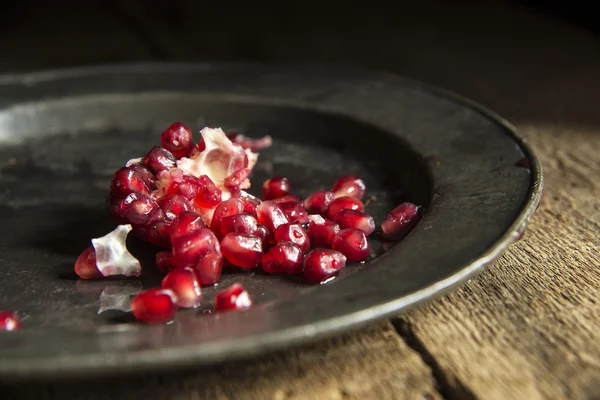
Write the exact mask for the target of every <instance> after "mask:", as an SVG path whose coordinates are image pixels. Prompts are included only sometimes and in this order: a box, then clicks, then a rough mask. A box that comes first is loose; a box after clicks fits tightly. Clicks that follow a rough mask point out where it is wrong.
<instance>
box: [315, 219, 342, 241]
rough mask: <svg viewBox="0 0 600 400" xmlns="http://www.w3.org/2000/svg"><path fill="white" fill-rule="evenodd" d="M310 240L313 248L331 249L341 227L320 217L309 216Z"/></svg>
mask: <svg viewBox="0 0 600 400" xmlns="http://www.w3.org/2000/svg"><path fill="white" fill-rule="evenodd" d="M308 218H309V220H310V222H309V223H308V238H309V239H310V243H311V244H312V246H313V247H331V244H332V243H333V238H334V237H335V235H337V233H338V232H339V231H340V226H339V225H338V224H336V223H335V222H333V221H330V220H328V219H325V218H323V217H321V216H320V215H318V214H317V215H309V216H308Z"/></svg>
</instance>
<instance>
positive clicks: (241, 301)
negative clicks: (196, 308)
mask: <svg viewBox="0 0 600 400" xmlns="http://www.w3.org/2000/svg"><path fill="white" fill-rule="evenodd" d="M251 307H252V299H251V298H250V294H249V293H248V292H247V291H246V289H244V287H243V286H242V285H240V284H239V283H235V284H233V285H231V286H230V287H228V288H227V289H223V290H221V291H220V292H218V293H217V295H216V296H215V311H235V310H238V311H239V310H247V309H249V308H251Z"/></svg>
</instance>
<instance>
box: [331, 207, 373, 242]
mask: <svg viewBox="0 0 600 400" xmlns="http://www.w3.org/2000/svg"><path fill="white" fill-rule="evenodd" d="M335 222H337V223H338V224H339V225H340V228H342V229H346V228H355V229H360V230H361V231H363V232H364V233H365V235H367V236H369V235H370V234H371V233H373V231H374V230H375V221H373V217H371V216H370V215H367V214H365V213H363V212H360V211H356V210H342V211H340V212H339V213H338V215H337V217H336V218H335Z"/></svg>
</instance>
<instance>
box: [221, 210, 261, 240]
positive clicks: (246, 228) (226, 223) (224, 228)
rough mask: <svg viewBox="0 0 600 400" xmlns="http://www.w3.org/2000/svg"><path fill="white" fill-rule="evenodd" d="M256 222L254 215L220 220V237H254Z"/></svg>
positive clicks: (228, 217)
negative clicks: (237, 234) (241, 234)
mask: <svg viewBox="0 0 600 400" xmlns="http://www.w3.org/2000/svg"><path fill="white" fill-rule="evenodd" d="M258 225H259V224H258V220H257V219H256V217H255V216H254V215H250V214H235V215H228V216H226V217H223V218H222V219H221V236H225V235H227V234H228V233H243V234H245V235H255V236H257V235H256V231H257V229H258Z"/></svg>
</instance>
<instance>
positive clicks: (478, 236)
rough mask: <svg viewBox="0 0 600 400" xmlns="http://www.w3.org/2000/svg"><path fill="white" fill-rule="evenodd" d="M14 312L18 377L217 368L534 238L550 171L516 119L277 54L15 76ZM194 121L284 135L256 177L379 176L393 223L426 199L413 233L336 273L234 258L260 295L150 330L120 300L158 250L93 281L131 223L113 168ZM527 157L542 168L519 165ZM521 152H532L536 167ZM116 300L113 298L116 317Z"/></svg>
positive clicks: (320, 181) (1, 147) (332, 327)
mask: <svg viewBox="0 0 600 400" xmlns="http://www.w3.org/2000/svg"><path fill="white" fill-rule="evenodd" d="M0 89H1V90H0V106H1V107H2V109H0V187H1V189H0V207H1V209H0V216H1V218H2V221H3V226H4V229H3V230H2V231H1V232H0V246H2V253H1V254H0V262H1V264H2V268H3V275H2V277H1V278H0V279H1V280H2V284H1V287H0V308H9V309H15V310H18V311H19V312H20V313H21V314H22V315H23V322H24V328H23V330H22V331H19V332H17V333H10V334H2V335H0V377H2V378H5V379H8V378H20V377H31V376H38V377H41V376H46V377H49V376H58V375H60V374H64V373H67V372H68V373H69V376H73V375H88V374H99V373H111V372H115V371H117V370H127V369H129V368H131V367H132V366H135V367H136V370H137V371H140V370H141V369H161V368H167V367H170V366H176V365H192V364H206V363H211V362H218V361H221V360H225V359H230V358H233V357H242V356H248V355H251V354H256V353H260V352H264V351H266V350H268V349H272V348H275V347H282V346H286V345H289V344H291V343H297V342H302V341H307V340H310V339H312V338H314V337H317V336H323V335H329V334H333V333H335V332H338V331H341V330H344V329H348V328H351V327H354V326H358V325H360V324H363V323H366V322H368V321H371V320H374V319H376V318H381V317H384V316H386V315H389V314H390V313H393V312H395V311H398V310H401V309H404V308H406V307H408V306H411V305H414V304H416V303H417V302H419V301H421V300H424V299H426V298H430V297H432V296H434V295H436V294H439V293H441V292H443V291H445V290H447V289H449V288H451V287H452V286H454V285H456V284H458V283H460V282H462V281H464V280H465V279H467V278H468V277H469V276H471V275H472V274H473V273H475V272H476V271H478V270H479V269H481V267H483V266H484V265H485V264H486V263H487V262H489V261H491V260H492V259H493V258H495V257H496V256H497V255H498V254H499V253H500V252H501V251H502V250H504V249H505V248H506V247H507V246H508V245H509V244H510V243H512V242H513V241H514V240H515V239H517V238H518V237H519V233H520V232H521V231H522V229H524V226H525V224H526V222H527V221H528V219H529V217H530V216H531V214H532V212H533V211H534V209H535V206H536V205H537V203H538V202H539V196H540V193H541V170H540V167H539V165H538V163H537V161H536V159H535V157H533V156H532V154H531V153H530V151H529V150H528V149H527V148H526V147H525V145H524V144H523V143H522V142H521V141H520V139H518V138H517V137H516V135H515V133H514V131H513V129H512V128H511V127H510V126H508V125H507V124H506V123H504V122H503V121H501V120H500V119H498V118H497V117H495V116H493V115H491V114H489V113H488V112H487V111H484V110H481V109H480V108H478V107H476V106H473V105H471V104H470V103H469V102H467V101H464V100H459V99H457V98H454V97H452V96H451V95H448V94H445V93H442V92H440V91H437V90H434V89H431V88H428V87H425V86H423V85H420V84H418V83H414V82H412V81H408V80H404V79H401V78H398V77H394V76H390V75H384V74H376V73H372V72H366V71H361V70H351V69H346V70H339V69H334V68H329V67H324V66H319V67H265V66H260V65H247V64H246V65H239V64H224V65H223V64H221V65H189V64H188V65H170V66H166V65H141V66H127V67H103V68H95V69H79V70H69V71H57V72H45V73H39V74H33V75H20V76H4V77H0ZM175 120H181V121H183V122H186V123H188V124H189V125H191V126H192V127H193V128H194V130H196V131H197V130H199V129H200V128H201V127H203V126H205V125H213V126H221V127H223V128H224V129H236V130H239V131H241V132H243V133H245V134H247V135H256V136H258V135H262V134H270V135H272V136H273V137H274V139H275V145H274V146H273V148H271V149H269V150H267V151H265V152H263V153H261V157H260V165H259V166H258V167H257V171H256V173H255V175H254V177H253V181H254V182H255V189H256V182H262V180H263V179H264V178H265V177H266V176H268V175H272V174H284V175H286V176H288V177H290V179H291V181H292V184H293V185H294V187H295V192H296V193H297V194H299V195H306V194H308V193H309V192H310V191H313V190H317V189H321V188H327V187H329V186H330V185H331V183H332V182H333V181H334V180H335V178H336V177H337V176H339V175H341V174H345V173H359V174H361V175H363V176H364V178H365V180H366V182H367V185H368V187H369V193H370V194H373V195H375V196H376V197H377V202H375V203H373V204H372V205H370V206H369V212H370V213H372V214H373V216H374V217H375V219H376V222H377V223H379V222H380V221H381V219H382V218H383V216H384V215H385V213H386V212H387V211H388V210H389V209H390V208H392V207H393V205H394V204H396V203H398V202H400V201H402V200H409V201H413V202H416V203H419V204H421V205H423V206H425V207H426V214H425V218H424V220H423V221H422V222H421V223H420V224H419V225H418V226H417V228H416V229H415V230H414V231H413V232H412V233H411V234H410V235H409V236H408V237H407V238H405V239H404V240H403V241H402V242H400V243H398V244H397V245H395V246H389V245H388V246H385V248H384V247H383V246H382V245H381V243H377V241H373V247H374V255H375V256H376V257H374V258H373V259H372V260H370V261H367V263H365V264H364V265H353V266H350V267H349V268H347V269H346V270H345V271H344V273H342V274H341V275H340V276H339V277H338V278H336V279H334V280H333V281H331V282H329V283H328V284H326V285H322V286H314V285H308V284H306V283H304V282H302V281H301V280H300V279H289V278H287V279H286V278H283V277H277V276H267V275H264V274H261V273H260V272H254V273H240V272H235V271H228V273H227V274H226V277H225V279H224V280H223V281H222V283H220V285H219V287H223V286H226V285H228V284H229V283H231V282H234V281H241V282H242V283H243V284H245V285H246V286H247V287H248V289H249V291H250V293H251V295H252V296H253V297H254V298H255V300H256V303H257V306H256V307H255V308H254V309H252V310H249V311H247V312H241V313H228V314H222V315H214V314H211V313H210V312H209V311H210V304H209V303H210V299H211V297H212V295H214V291H215V289H214V288H211V289H208V290H206V291H205V295H206V298H207V299H208V302H207V304H206V306H205V307H202V308H201V309H200V310H189V311H183V312H180V313H179V314H178V316H177V319H176V320H175V321H174V322H173V323H172V324H169V325H164V326H163V325H161V326H146V325H141V324H138V323H135V322H133V321H132V319H131V317H130V315H129V314H128V313H126V312H123V311H119V310H118V309H119V308H121V309H123V308H126V306H127V298H128V296H130V295H132V294H135V293H136V292H137V291H139V290H141V288H142V287H149V286H155V285H156V284H157V283H158V282H159V279H160V276H159V275H158V274H156V273H155V272H153V268H152V266H151V260H152V258H153V251H152V249H150V248H148V247H147V246H143V245H140V244H139V243H132V246H133V247H134V251H135V252H136V254H138V255H140V256H141V258H142V259H143V261H145V263H144V265H145V266H147V268H146V269H145V271H146V272H145V273H144V276H143V277H142V278H141V279H140V280H139V281H137V280H131V279H128V280H109V281H106V282H81V281H78V280H77V279H76V277H75V275H74V274H73V273H72V265H73V263H74V260H75V258H76V257H77V255H78V254H79V253H80V252H81V251H82V250H83V249H84V248H85V247H86V246H87V245H88V243H89V239H90V238H92V237H97V236H100V235H102V234H104V233H106V232H107V231H108V230H109V229H112V227H114V225H115V224H114V223H113V222H112V221H110V219H108V217H107V215H106V212H105V210H104V204H103V200H104V198H105V196H106V194H107V189H108V183H109V181H110V177H111V174H112V172H113V171H114V170H115V169H116V168H118V167H119V166H121V165H122V164H123V163H124V162H125V161H126V160H128V159H130V158H133V157H137V156H141V155H143V154H144V152H145V151H147V149H149V147H150V146H151V145H153V144H156V143H157V142H158V134H159V133H160V131H161V130H162V129H164V127H166V126H167V125H168V124H170V123H171V122H172V121H175ZM523 157H526V158H528V159H529V160H530V163H529V164H530V166H531V168H526V167H523V166H522V164H523V163H519V161H520V160H521V159H522V158H523ZM520 164H521V165H520ZM99 310H102V311H103V312H102V313H100V314H98V312H99Z"/></svg>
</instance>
